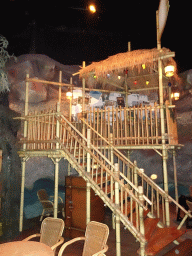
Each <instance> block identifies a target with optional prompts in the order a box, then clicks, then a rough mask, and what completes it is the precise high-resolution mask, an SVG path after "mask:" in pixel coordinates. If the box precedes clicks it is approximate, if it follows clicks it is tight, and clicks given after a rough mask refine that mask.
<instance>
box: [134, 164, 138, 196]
mask: <svg viewBox="0 0 192 256" xmlns="http://www.w3.org/2000/svg"><path fill="white" fill-rule="evenodd" d="M136 168H137V161H136V160H134V169H133V172H134V184H135V186H136V187H138V176H137V169H136ZM135 193H137V192H135Z"/></svg>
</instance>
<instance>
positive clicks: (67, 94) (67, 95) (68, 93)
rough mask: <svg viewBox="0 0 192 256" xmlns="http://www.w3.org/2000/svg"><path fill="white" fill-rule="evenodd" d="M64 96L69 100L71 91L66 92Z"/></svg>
mask: <svg viewBox="0 0 192 256" xmlns="http://www.w3.org/2000/svg"><path fill="white" fill-rule="evenodd" d="M66 97H67V99H69V100H70V99H71V98H72V92H71V91H70V90H69V91H68V92H67V93H66Z"/></svg>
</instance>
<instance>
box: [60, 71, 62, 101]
mask: <svg viewBox="0 0 192 256" xmlns="http://www.w3.org/2000/svg"><path fill="white" fill-rule="evenodd" d="M59 83H60V84H61V83H62V71H59ZM59 104H60V105H61V86H59Z"/></svg>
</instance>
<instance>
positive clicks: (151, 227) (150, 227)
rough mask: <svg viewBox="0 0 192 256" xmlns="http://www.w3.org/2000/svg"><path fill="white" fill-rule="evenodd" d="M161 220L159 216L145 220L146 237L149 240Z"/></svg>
mask: <svg viewBox="0 0 192 256" xmlns="http://www.w3.org/2000/svg"><path fill="white" fill-rule="evenodd" d="M158 222H159V219H157V218H154V219H152V218H146V219H145V221H144V225H145V239H146V240H147V241H149V239H150V237H151V235H152V234H153V232H154V231H155V229H156V228H157V223H158Z"/></svg>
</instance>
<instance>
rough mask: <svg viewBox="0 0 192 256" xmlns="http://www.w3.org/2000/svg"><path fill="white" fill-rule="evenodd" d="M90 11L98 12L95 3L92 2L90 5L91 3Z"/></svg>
mask: <svg viewBox="0 0 192 256" xmlns="http://www.w3.org/2000/svg"><path fill="white" fill-rule="evenodd" d="M89 11H90V12H92V13H95V12H96V8H95V5H93V4H90V5H89Z"/></svg>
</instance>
